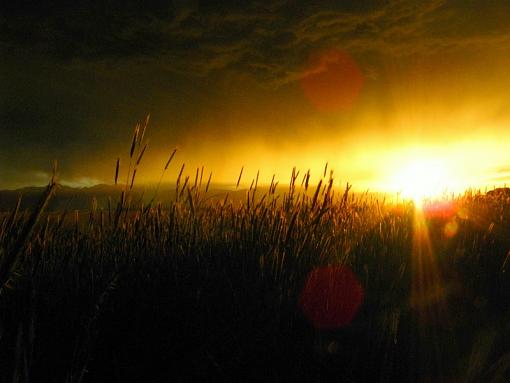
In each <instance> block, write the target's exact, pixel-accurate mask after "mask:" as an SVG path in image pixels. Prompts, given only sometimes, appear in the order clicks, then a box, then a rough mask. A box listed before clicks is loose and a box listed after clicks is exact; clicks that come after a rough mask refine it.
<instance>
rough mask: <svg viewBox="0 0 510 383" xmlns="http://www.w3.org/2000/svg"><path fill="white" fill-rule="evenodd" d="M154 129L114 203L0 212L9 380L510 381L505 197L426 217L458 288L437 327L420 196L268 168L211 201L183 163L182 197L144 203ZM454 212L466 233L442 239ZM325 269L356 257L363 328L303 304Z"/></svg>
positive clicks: (0, 354)
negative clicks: (139, 177) (135, 192)
mask: <svg viewBox="0 0 510 383" xmlns="http://www.w3.org/2000/svg"><path fill="white" fill-rule="evenodd" d="M147 124H148V120H147V121H146V123H145V124H144V125H143V126H138V127H137V128H136V129H135V133H134V136H133V140H132V145H131V150H130V163H129V165H128V174H127V175H126V184H125V187H124V189H123V190H122V194H121V195H120V197H119V198H118V201H117V203H116V206H113V204H112V205H111V207H110V209H109V211H108V212H104V211H103V210H101V209H97V208H95V209H91V212H90V214H89V218H88V220H86V223H84V221H83V220H80V219H79V217H76V218H75V221H74V223H72V224H71V223H69V218H66V213H65V212H62V214H61V215H60V216H59V217H56V218H53V217H52V218H48V219H46V220H41V217H43V214H42V213H43V210H44V207H45V204H46V203H47V200H48V199H49V198H50V197H51V195H52V194H53V193H54V192H55V188H56V185H55V184H54V183H50V185H49V186H48V189H47V190H46V192H45V194H44V196H43V197H42V199H41V203H40V204H39V205H38V206H37V207H35V208H34V210H33V211H32V212H31V213H30V214H29V213H28V212H27V213H23V212H20V211H19V208H16V207H14V210H13V211H12V213H11V214H10V215H8V216H7V217H5V218H4V219H3V221H2V222H1V224H0V260H1V263H0V282H1V284H2V290H1V293H0V371H2V372H3V373H2V374H1V378H0V379H2V380H5V381H16V382H28V381H35V382H39V381H67V382H86V381H89V382H102V381H105V382H106V381H119V382H120V381H122V382H125V381H132V382H139V381H172V380H175V381H190V380H202V381H204V380H212V379H220V380H232V381H245V380H254V381H290V380H298V381H323V380H325V381H328V380H331V381H338V380H340V381H357V382H359V381H388V382H390V381H409V382H422V381H423V382H425V381H429V382H439V381H466V382H467V381H469V382H474V381H480V382H481V381H484V382H485V381H505V379H506V378H508V374H509V371H510V362H509V355H510V354H509V353H510V349H509V346H508V345H509V340H510V327H509V323H510V306H509V302H510V282H509V278H508V273H507V270H508V267H509V264H510V261H508V257H509V255H508V254H509V249H510V236H509V234H510V229H509V227H510V226H509V224H510V201H508V200H506V199H505V198H506V197H504V196H500V195H492V196H483V195H480V194H473V193H472V194H466V195H465V196H462V197H458V198H457V199H455V200H452V201H448V206H454V209H453V210H452V211H451V212H450V213H448V214H443V213H442V212H444V210H439V212H440V213H437V214H436V212H437V211H436V210H430V211H432V212H434V214H430V215H429V216H426V217H425V220H426V222H425V224H426V226H427V228H428V231H429V236H430V241H431V248H432V250H433V256H434V257H435V260H436V263H437V265H436V266H437V271H438V273H440V275H441V279H442V282H443V283H444V291H445V294H444V296H442V297H441V299H440V300H439V301H435V302H432V303H430V302H429V303H427V304H426V306H427V307H426V310H427V312H429V313H433V314H435V315H429V316H428V317H427V318H426V320H425V321H424V320H423V318H422V317H421V314H422V313H421V311H420V310H418V309H416V307H414V306H413V304H412V302H411V301H412V299H411V298H412V297H411V295H412V289H413V282H414V281H415V280H416V278H417V274H416V271H415V269H416V265H417V263H416V262H417V260H416V254H415V253H413V248H414V245H413V243H414V242H413V241H414V240H415V236H416V233H415V229H416V219H415V213H416V212H415V208H414V206H413V204H412V203H411V202H403V203H400V204H398V205H393V204H387V203H385V202H384V201H381V200H378V199H375V198H371V197H369V196H367V195H363V196H357V195H354V194H352V193H351V192H350V185H347V186H346V187H345V189H344V190H342V191H340V192H339V191H338V190H335V188H334V187H333V184H334V182H333V173H330V174H329V176H328V177H326V176H327V167H326V168H325V170H324V177H323V179H322V180H321V181H319V183H318V185H315V186H312V185H310V184H309V179H310V174H309V172H308V173H305V174H304V175H302V178H301V177H299V172H298V171H297V170H295V169H294V170H293V171H292V175H291V179H290V182H289V187H288V189H286V190H285V191H284V192H279V191H278V188H277V182H276V181H275V180H274V179H273V182H272V183H271V185H270V187H269V188H265V189H264V190H261V189H260V187H259V186H258V181H257V179H254V180H253V183H252V186H251V187H250V188H249V189H248V190H247V191H246V198H245V199H244V201H243V202H239V201H237V200H234V199H232V198H229V197H228V196H227V197H225V198H224V199H217V198H210V195H209V190H208V189H209V183H210V182H211V181H210V178H209V180H208V182H207V184H205V182H204V183H202V182H201V179H202V176H203V170H202V171H201V172H199V171H198V170H197V172H196V175H195V178H193V177H192V178H191V181H190V178H189V177H187V176H185V175H184V169H185V167H184V165H182V167H181V170H180V173H179V176H178V179H177V181H176V193H175V194H176V197H175V200H171V201H167V202H168V204H169V208H163V207H162V205H161V204H158V203H154V202H152V203H150V204H149V205H145V206H144V205H142V204H141V203H140V204H137V203H136V201H135V202H134V201H131V190H132V184H133V182H134V178H135V174H136V170H137V166H138V165H139V163H140V160H141V158H142V156H143V153H144V152H145V148H146V143H143V142H142V140H143V139H144V135H145V129H146V125H147ZM174 155H175V152H173V153H172V154H171V156H170V160H169V162H168V163H167V164H166V166H165V167H164V170H163V172H164V171H166V170H167V168H168V166H169V163H170V161H171V159H172V158H173V157H174ZM119 163H120V162H119V160H117V165H116V171H115V182H117V180H118V178H119V174H120V171H119V166H120V165H119ZM242 173H243V170H242V169H241V173H240V175H239V179H238V181H237V185H238V186H239V183H240V180H241V177H242ZM183 179H184V180H183ZM300 181H302V182H300ZM57 192H58V191H57ZM155 200H156V199H155V198H154V199H153V201H155ZM106 217H110V218H109V219H106ZM64 221H66V222H68V223H66V224H63V222H64ZM453 221H455V225H456V226H455V227H456V228H457V231H456V232H455V233H454V235H445V225H447V224H448V223H451V222H453ZM328 265H345V266H347V267H349V268H350V269H351V270H352V271H353V272H354V274H355V275H356V276H357V278H358V279H359V281H360V284H361V285H362V287H363V289H364V292H365V294H364V297H365V299H364V302H363V304H362V306H361V308H360V310H359V312H358V313H357V315H356V317H355V318H354V320H353V322H352V323H351V324H350V325H349V326H347V327H342V328H338V329H329V330H321V329H318V328H315V327H314V326H313V325H312V324H311V323H309V322H307V320H306V319H305V317H304V316H303V314H302V312H301V310H300V307H299V305H298V302H299V294H300V292H301V289H302V287H303V285H304V283H305V280H306V278H307V275H309V273H310V272H311V271H312V270H315V269H317V268H320V267H323V266H328ZM440 306H441V309H439V307H440Z"/></svg>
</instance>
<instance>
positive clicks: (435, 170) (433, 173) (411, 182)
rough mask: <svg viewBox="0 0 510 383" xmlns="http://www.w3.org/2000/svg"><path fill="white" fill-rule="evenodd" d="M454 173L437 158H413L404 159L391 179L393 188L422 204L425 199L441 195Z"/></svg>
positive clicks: (405, 196)
mask: <svg viewBox="0 0 510 383" xmlns="http://www.w3.org/2000/svg"><path fill="white" fill-rule="evenodd" d="M451 181H452V174H451V172H450V171H449V169H448V166H447V164H446V163H445V162H444V161H442V160H440V159H435V158H413V159H410V160H407V161H403V164H402V166H401V167H400V168H397V170H396V172H395V173H394V175H393V179H392V180H391V184H392V185H391V186H392V189H393V190H396V191H397V192H398V193H400V195H401V196H402V197H403V198H408V199H412V200H413V201H414V202H415V203H416V204H417V205H421V204H422V203H423V201H424V199H427V198H437V197H439V196H441V195H442V194H443V193H444V192H445V191H446V190H447V189H448V186H449V185H450V183H451Z"/></svg>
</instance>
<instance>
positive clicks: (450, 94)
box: [0, 0, 510, 190]
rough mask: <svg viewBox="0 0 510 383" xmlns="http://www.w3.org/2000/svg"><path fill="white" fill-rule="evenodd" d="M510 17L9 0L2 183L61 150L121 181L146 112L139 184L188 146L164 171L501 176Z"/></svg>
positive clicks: (274, 5) (1, 105)
mask: <svg viewBox="0 0 510 383" xmlns="http://www.w3.org/2000/svg"><path fill="white" fill-rule="evenodd" d="M509 17H510V3H509V2H508V1H494V0H485V1H472V0H450V1H446V0H433V1H427V2H424V1H398V0H394V1H390V0H388V1H356V0H352V1H313V2H311V1H298V0H296V1H252V2H250V1H218V2H216V1H204V2H200V1H192V0H190V1H184V0H182V1H181V0H177V1H154V2H143V3H142V2H134V1H130V0H123V1H117V0H111V1H101V2H99V1H97V2H94V1H80V0H77V1H73V2H69V1H60V0H54V1H40V2H37V3H36V4H32V2H28V1H23V0H21V1H11V2H2V3H1V5H0V54H1V57H2V59H1V60H0V82H1V84H2V86H1V87H0V189H5V188H16V187H21V186H26V185H36V184H44V183H46V182H47V181H48V177H49V174H50V173H51V169H52V163H53V161H54V160H58V164H59V176H60V179H61V181H62V182H63V183H66V184H68V185H73V186H90V185H92V184H95V183H112V182H113V178H114V172H115V163H116V159H117V157H120V160H121V172H122V171H124V172H125V171H126V170H127V164H128V162H129V147H130V142H131V136H132V132H133V128H134V126H135V125H136V123H137V122H140V121H143V120H144V119H145V116H146V115H147V114H149V113H150V115H151V119H150V124H149V127H148V129H147V133H146V137H147V139H148V140H149V146H148V149H147V152H146V154H145V156H144V159H143V161H142V165H141V167H140V169H139V172H138V175H137V177H139V178H138V180H139V182H157V180H158V179H159V177H160V175H161V171H162V169H163V167H164V165H165V163H166V160H167V159H168V156H169V155H170V153H171V152H172V150H173V149H174V148H178V151H177V154H176V157H175V158H174V162H173V163H172V165H171V166H170V168H169V170H168V172H167V174H166V175H165V179H164V180H165V181H168V182H170V181H172V180H174V179H175V176H176V174H177V173H178V171H179V169H180V167H181V164H182V163H186V168H185V169H186V172H189V173H190V174H194V172H195V168H196V167H201V166H204V167H205V169H206V170H205V171H206V172H209V171H212V172H213V180H214V181H216V182H223V183H235V182H236V181H237V177H238V174H239V171H240V169H241V167H242V166H244V173H243V174H244V175H245V176H244V179H243V180H245V181H246V182H249V180H250V179H251V178H254V177H255V176H256V173H257V171H260V179H261V181H269V180H270V179H271V177H272V175H273V174H276V176H277V178H279V179H281V180H282V182H283V181H285V180H286V179H288V178H289V176H290V174H291V171H292V168H293V167H294V166H296V167H297V168H298V169H301V170H302V171H306V170H307V169H309V168H310V169H311V170H312V174H316V175H317V176H320V175H321V173H322V170H323V168H324V166H325V163H326V162H327V163H328V165H329V167H330V168H333V169H334V170H335V174H336V180H337V182H338V183H339V184H341V183H345V182H350V183H352V184H354V186H355V187H357V188H359V189H364V188H367V189H386V190H397V189H399V188H401V187H403V186H402V182H405V180H404V181H402V177H404V178H406V175H407V174H413V173H416V172H422V171H423V172H424V173H427V172H430V169H431V168H433V167H434V166H435V167H438V168H441V169H442V173H441V174H442V177H443V178H441V180H448V181H449V182H451V185H450V186H451V187H452V188H453V187H457V188H463V187H468V186H473V187H481V186H486V185H499V184H504V183H505V182H507V180H510V150H508V146H509V144H510V129H509V128H508V126H509V122H510V96H509V94H510V93H509V91H508V89H510V72H509V71H508V68H510V23H508V19H509ZM413 163H418V164H419V165H417V167H416V169H414V170H413V168H411V169H409V166H408V165H409V164H413ZM423 164H426V165H423ZM444 169H446V170H447V173H445V172H444V171H443V170H444ZM396 180H400V181H396ZM436 181H437V177H436ZM399 182H400V183H399Z"/></svg>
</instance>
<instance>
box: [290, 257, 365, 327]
mask: <svg viewBox="0 0 510 383" xmlns="http://www.w3.org/2000/svg"><path fill="white" fill-rule="evenodd" d="M363 297H364V291H363V287H362V286H361V284H360V282H359V281H358V278H357V277H356V275H354V273H353V272H352V271H351V269H350V268H349V267H347V266H328V267H320V268H316V269H314V270H312V271H311V272H310V274H308V277H307V279H306V282H305V285H304V287H303V290H302V291H301V295H300V297H299V306H300V308H301V310H302V311H303V314H304V316H305V317H306V319H307V320H308V321H309V322H310V323H311V324H312V325H313V326H314V327H316V328H318V329H334V328H338V327H343V326H346V325H348V324H349V323H351V321H352V320H353V318H354V317H355V315H356V313H357V312H358V309H359V307H360V306H361V303H362V302H363Z"/></svg>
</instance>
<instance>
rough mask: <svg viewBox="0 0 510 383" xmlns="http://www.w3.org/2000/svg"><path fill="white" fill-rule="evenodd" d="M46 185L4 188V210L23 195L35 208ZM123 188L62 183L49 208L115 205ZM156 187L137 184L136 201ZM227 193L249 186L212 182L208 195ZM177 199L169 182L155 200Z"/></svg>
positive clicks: (0, 195) (237, 194)
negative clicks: (236, 186) (73, 185)
mask: <svg viewBox="0 0 510 383" xmlns="http://www.w3.org/2000/svg"><path fill="white" fill-rule="evenodd" d="M44 189H45V187H44V186H40V187H38V186H30V187H24V188H21V189H16V190H0V212H2V211H3V212H5V211H10V210H12V209H14V208H15V206H16V204H17V202H18V199H19V198H21V210H25V209H31V208H32V207H34V206H35V205H36V204H37V202H38V200H39V198H40V196H41V194H42V193H43V191H44ZM123 189H124V186H120V185H117V186H115V185H105V184H100V185H95V186H91V187H82V188H73V187H69V186H64V185H60V186H59V187H58V189H57V192H56V193H55V195H54V197H53V198H52V199H51V200H50V203H49V205H48V208H47V211H62V210H65V209H67V210H89V209H90V208H91V206H92V203H93V200H94V199H95V200H96V203H97V207H98V208H103V209H107V208H108V199H110V201H111V204H112V208H113V207H114V206H115V205H116V203H117V202H118V201H119V198H120V194H121V192H122V190H123ZM155 189H156V187H155V186H154V185H152V186H146V187H134V188H133V191H132V192H131V201H132V205H133V206H138V205H139V203H140V202H143V203H148V202H149V201H151V200H152V199H153V198H154V197H155ZM226 193H229V196H230V197H231V198H235V199H237V200H240V199H244V197H245V195H246V190H243V189H240V190H232V189H231V188H230V187H229V186H226V185H211V187H210V189H209V192H208V193H207V196H208V197H209V198H213V199H216V198H218V199H219V198H224V197H225V195H226ZM174 199H175V185H171V184H167V185H161V187H160V188H159V190H158V193H157V196H156V198H155V199H154V201H155V202H162V203H163V205H167V204H168V203H169V201H171V200H174Z"/></svg>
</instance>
